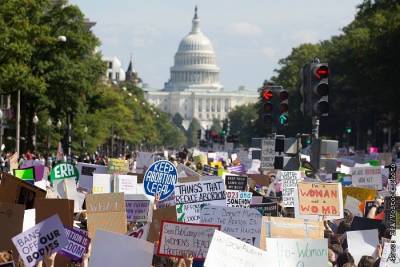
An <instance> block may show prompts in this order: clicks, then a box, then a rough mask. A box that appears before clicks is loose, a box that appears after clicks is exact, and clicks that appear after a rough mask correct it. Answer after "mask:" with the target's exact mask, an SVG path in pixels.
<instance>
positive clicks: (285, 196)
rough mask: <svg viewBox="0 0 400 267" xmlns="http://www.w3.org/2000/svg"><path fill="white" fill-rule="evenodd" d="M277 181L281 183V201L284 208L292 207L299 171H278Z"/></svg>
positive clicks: (299, 176)
mask: <svg viewBox="0 0 400 267" xmlns="http://www.w3.org/2000/svg"><path fill="white" fill-rule="evenodd" d="M279 173H280V175H279V177H278V179H279V180H280V181H282V200H283V206H284V207H294V198H295V194H296V190H297V183H298V182H299V181H300V180H301V173H300V172H299V171H280V172H279Z"/></svg>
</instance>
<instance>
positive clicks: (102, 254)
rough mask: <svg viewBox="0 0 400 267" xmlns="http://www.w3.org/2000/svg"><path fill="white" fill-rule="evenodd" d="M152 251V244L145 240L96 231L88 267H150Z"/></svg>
mask: <svg viewBox="0 0 400 267" xmlns="http://www.w3.org/2000/svg"><path fill="white" fill-rule="evenodd" d="M153 250H154V244H153V243H150V242H147V241H145V240H141V239H139V238H132V237H130V236H127V235H122V234H117V233H112V232H107V231H102V230H97V232H96V238H95V239H94V240H93V242H92V254H91V256H90V261H89V267H110V266H138V267H139V266H143V267H147V266H151V261H152V259H153ZM110 255H114V257H110Z"/></svg>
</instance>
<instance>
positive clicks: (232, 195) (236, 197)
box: [226, 190, 253, 208]
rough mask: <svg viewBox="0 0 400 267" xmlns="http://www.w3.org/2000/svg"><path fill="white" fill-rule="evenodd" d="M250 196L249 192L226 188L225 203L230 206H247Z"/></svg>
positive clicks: (248, 205)
mask: <svg viewBox="0 0 400 267" xmlns="http://www.w3.org/2000/svg"><path fill="white" fill-rule="evenodd" d="M252 196H253V194H252V193H251V192H239V191H234V190H227V191H226V205H227V206H228V207H232V208H249V207H250V203H251V198H252Z"/></svg>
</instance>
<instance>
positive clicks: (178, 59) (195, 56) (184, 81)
mask: <svg viewBox="0 0 400 267" xmlns="http://www.w3.org/2000/svg"><path fill="white" fill-rule="evenodd" d="M219 71H220V69H219V67H218V66H217V62H216V57H215V53H214V49H213V47H212V44H211V42H210V40H209V39H208V38H207V36H205V35H204V34H203V33H202V32H201V29H200V19H199V17H198V16H197V7H196V8H195V14H194V17H193V20H192V30H191V31H190V32H189V34H188V35H187V36H185V38H183V39H182V41H181V42H180V44H179V48H178V51H177V52H176V54H175V58H174V65H173V66H172V67H171V69H170V72H171V76H170V79H169V81H168V82H167V83H165V88H164V90H165V91H184V90H189V89H190V90H197V89H199V90H204V89H205V90H221V88H222V86H221V84H220V83H219Z"/></svg>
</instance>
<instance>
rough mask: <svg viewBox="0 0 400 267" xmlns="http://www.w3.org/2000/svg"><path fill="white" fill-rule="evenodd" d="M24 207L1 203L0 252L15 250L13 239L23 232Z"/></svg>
mask: <svg viewBox="0 0 400 267" xmlns="http://www.w3.org/2000/svg"><path fill="white" fill-rule="evenodd" d="M24 210H25V207H24V205H20V204H14V203H3V202H0V251H8V250H12V249H14V246H13V244H12V242H11V238H12V237H14V236H16V235H17V234H19V233H21V232H22V226H23V222H24Z"/></svg>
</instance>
